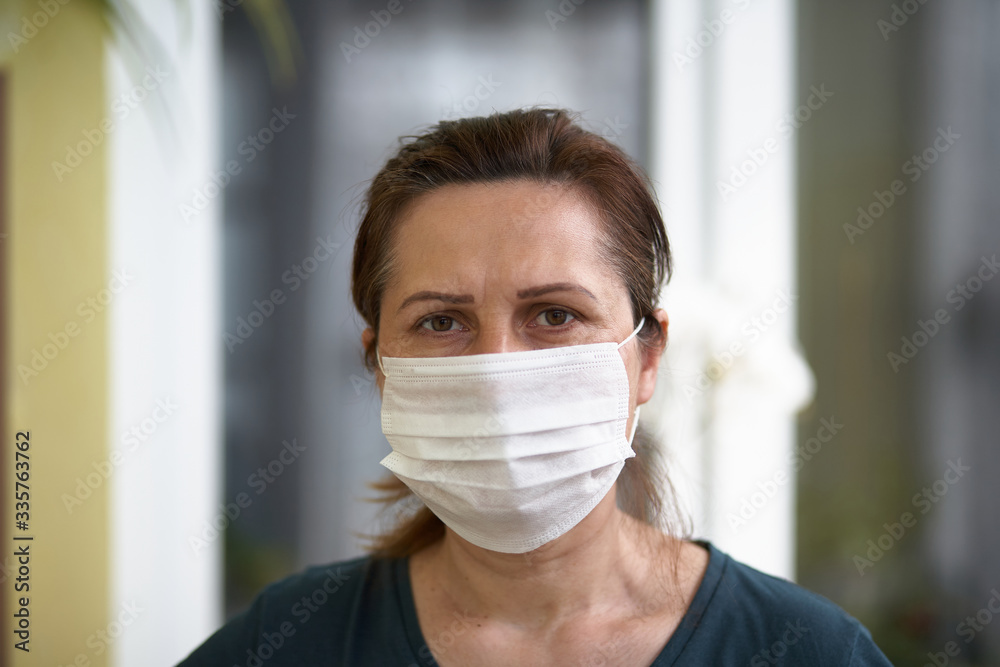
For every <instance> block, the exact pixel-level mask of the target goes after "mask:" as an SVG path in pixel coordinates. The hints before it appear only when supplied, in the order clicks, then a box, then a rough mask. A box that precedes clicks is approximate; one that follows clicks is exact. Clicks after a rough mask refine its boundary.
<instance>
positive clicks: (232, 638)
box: [180, 556, 396, 667]
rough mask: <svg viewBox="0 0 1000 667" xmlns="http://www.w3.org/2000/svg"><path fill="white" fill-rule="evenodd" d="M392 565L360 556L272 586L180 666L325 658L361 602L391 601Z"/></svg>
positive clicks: (340, 641) (340, 639) (344, 633)
mask: <svg viewBox="0 0 1000 667" xmlns="http://www.w3.org/2000/svg"><path fill="white" fill-rule="evenodd" d="M395 564H396V561H394V560H385V559H373V558H371V557H368V556H365V557H360V558H355V559H351V560H344V561H339V562H333V563H329V564H326V565H316V566H312V567H308V568H306V569H304V570H302V571H301V572H298V573H296V574H293V575H291V576H288V577H285V578H283V579H281V580H279V581H276V582H274V583H272V584H270V585H268V586H267V587H265V588H264V589H263V590H262V591H261V592H260V593H259V594H258V595H257V596H256V597H255V598H254V600H253V602H252V603H251V605H250V606H249V607H248V608H247V609H245V610H244V611H242V612H240V613H239V614H237V615H236V616H234V617H233V618H231V619H230V620H229V621H227V622H226V624H225V625H223V626H222V627H221V628H220V629H219V630H218V631H216V632H215V633H214V634H213V635H212V636H210V637H209V638H208V639H206V640H205V642H204V643H203V644H202V645H201V646H199V647H198V648H197V649H195V651H194V652H192V653H191V655H190V656H188V658H187V659H185V660H184V661H183V662H182V663H180V664H181V666H182V667H195V666H198V665H217V664H226V663H230V664H232V662H234V661H235V662H236V663H237V664H243V662H244V661H245V660H247V659H248V656H249V655H254V656H257V658H258V659H260V660H269V662H268V664H269V666H276V665H285V664H289V665H293V664H309V659H317V658H320V657H321V656H322V657H326V658H329V657H330V656H332V655H333V654H334V653H335V652H336V651H339V650H340V649H341V648H342V647H343V646H344V642H345V640H346V638H347V637H348V636H349V634H350V632H351V627H352V625H353V624H354V620H356V618H357V616H358V613H359V609H358V608H359V606H360V605H361V604H362V602H364V601H367V602H369V603H370V602H372V601H373V600H374V599H377V598H378V597H379V595H378V593H381V598H382V599H386V596H388V595H391V592H390V591H391V590H392V586H393V583H392V579H393V567H394V565H395ZM248 652H249V653H248Z"/></svg>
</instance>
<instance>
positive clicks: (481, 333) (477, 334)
mask: <svg viewBox="0 0 1000 667" xmlns="http://www.w3.org/2000/svg"><path fill="white" fill-rule="evenodd" d="M527 349H530V348H528V347H527V346H526V345H525V343H524V341H523V340H521V339H520V337H518V336H517V335H516V334H515V332H514V331H512V330H511V325H510V323H509V322H501V321H499V320H498V321H482V322H480V326H479V329H478V330H476V331H474V332H473V338H472V343H471V345H469V347H468V348H467V349H466V351H465V354H495V353H500V352H517V351H519V350H527Z"/></svg>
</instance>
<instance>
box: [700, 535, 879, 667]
mask: <svg viewBox="0 0 1000 667" xmlns="http://www.w3.org/2000/svg"><path fill="white" fill-rule="evenodd" d="M703 544H704V545H705V546H706V547H707V548H708V549H709V553H710V559H709V564H708V568H707V570H706V572H705V576H704V580H703V586H702V588H701V589H700V590H699V592H698V596H696V598H695V601H694V602H693V603H692V606H691V610H690V611H691V613H692V615H693V616H694V617H696V618H695V620H696V624H697V626H699V627H698V629H697V632H694V633H693V634H692V637H691V640H692V645H693V647H694V648H698V647H699V646H700V647H701V648H709V647H710V646H711V644H712V643H713V642H716V643H717V642H719V640H720V638H722V637H724V638H725V640H726V641H725V642H724V644H726V645H728V646H729V647H739V648H738V650H732V651H730V652H729V655H728V656H727V657H728V658H730V659H732V658H737V657H738V658H739V659H740V660H745V661H747V662H749V663H750V665H752V666H753V665H773V664H809V665H844V666H845V667H846V666H848V665H853V666H856V667H860V666H862V665H889V664H890V663H889V661H888V660H887V659H886V658H885V656H884V655H882V653H881V652H880V651H879V650H878V647H877V646H875V644H874V642H873V641H872V638H871V634H870V633H869V632H868V630H867V628H865V627H864V626H863V625H862V624H861V623H860V622H859V621H858V620H857V619H855V618H854V617H852V616H851V615H849V614H848V613H847V612H845V611H844V610H843V609H841V608H840V607H839V606H837V605H836V604H834V603H833V602H831V601H830V600H828V599H827V598H825V597H823V596H821V595H818V594H816V593H813V592H812V591H809V590H806V589H805V588H803V587H801V586H799V585H797V584H794V583H792V582H790V581H788V580H786V579H782V578H780V577H775V576H772V575H769V574H765V573H763V572H761V571H759V570H757V569H755V568H753V567H751V566H749V565H747V564H745V563H741V562H739V561H737V560H735V559H733V558H731V557H730V556H729V555H727V554H725V553H724V552H722V551H719V550H718V549H717V548H715V547H714V546H712V545H711V544H709V543H703ZM713 656H714V657H721V656H715V655H714V654H713Z"/></svg>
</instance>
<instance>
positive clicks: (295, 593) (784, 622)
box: [180, 542, 891, 667]
mask: <svg viewBox="0 0 1000 667" xmlns="http://www.w3.org/2000/svg"><path fill="white" fill-rule="evenodd" d="M698 544H701V545H702V546H704V547H705V548H707V549H708V551H709V554H710V555H709V562H708V569H707V570H706V572H705V576H704V578H703V579H702V582H701V585H700V586H699V587H698V591H697V593H696V594H695V597H694V600H693V601H692V603H691V606H690V607H689V609H688V611H687V613H686V614H685V615H684V618H683V619H681V623H680V625H679V626H678V628H677V630H676V631H675V632H674V634H673V635H672V636H671V637H670V640H669V641H666V638H664V641H665V642H666V645H665V646H664V647H663V650H662V651H661V652H660V655H659V656H657V658H656V660H655V661H654V662H653V665H652V667H667V666H668V665H673V666H679V665H749V666H750V667H766V666H769V665H808V666H809V667H823V666H825V665H830V666H833V665H836V666H837V667H868V666H875V665H878V666H883V665H891V663H890V662H889V660H888V659H886V657H885V655H883V654H882V652H881V651H880V650H879V649H878V647H877V646H876V645H875V643H874V642H873V641H872V638H871V635H870V634H869V632H868V630H867V629H866V628H865V627H864V626H862V625H861V624H860V623H859V622H858V621H857V620H855V619H854V618H852V617H851V616H848V615H847V613H845V612H844V611H843V610H842V609H840V607H838V606H837V605H835V604H833V603H832V602H830V601H829V600H827V599H826V598H824V597H821V596H819V595H816V594H815V593H811V592H809V591H807V590H805V589H804V588H801V587H800V586H797V585H795V584H793V583H791V582H789V581H786V580H784V579H779V578H777V577H772V576H770V575H766V574H764V573H762V572H759V571H757V570H755V569H753V568H751V567H749V566H747V565H744V564H743V563H739V562H737V561H735V560H733V559H732V558H730V557H729V556H728V555H726V554H725V553H723V552H721V551H719V550H718V549H716V548H715V547H714V546H712V545H711V544H710V543H708V542H698ZM407 564H408V563H407V560H406V559H372V558H369V557H363V558H357V559H354V560H349V561H343V562H340V563H334V564H331V565H324V566H318V567H312V568H309V569H307V570H305V571H303V572H301V573H299V574H296V575H293V576H291V577H288V578H287V579H283V580H281V581H278V582H276V583H274V584H271V585H270V586H268V587H267V588H265V589H264V590H263V592H261V594H260V595H258V596H257V598H256V599H255V600H254V602H253V604H252V605H251V606H250V607H249V608H248V609H247V610H246V611H244V612H242V613H240V614H238V615H237V616H235V617H234V618H233V619H232V620H230V621H229V622H228V623H226V624H225V625H224V626H223V627H222V628H221V629H220V630H219V631H218V632H216V633H215V634H213V635H212V636H211V637H209V638H208V639H207V640H206V641H205V643H204V644H202V645H201V646H200V647H199V648H197V649H196V650H195V651H194V652H193V653H192V654H191V655H190V656H188V657H187V658H186V659H185V660H184V661H183V662H181V663H180V665H181V667H196V666H197V667H201V666H205V667H208V666H211V667H285V666H289V667H290V666H293V665H294V666H296V667H303V666H309V665H331V666H334V665H335V666H342V665H343V666H347V665H350V666H351V667H358V666H360V667H372V666H375V667H383V666H385V667H389V666H397V665H398V666H399V667H432V666H433V665H436V664H437V662H436V661H435V660H434V655H433V652H432V650H431V648H429V647H428V645H427V642H426V640H425V639H424V637H423V635H422V634H421V632H420V625H419V623H418V622H417V612H416V607H415V606H414V603H413V591H412V589H411V588H410V577H409V568H408V567H407ZM453 630H454V632H456V633H461V632H462V631H463V629H462V619H457V620H456V622H455V623H454V624H453ZM449 639H450V638H449V637H448V635H447V633H442V636H441V637H440V638H439V642H441V646H446V645H447V643H448V642H449ZM451 640H452V641H453V639H451ZM445 650H446V649H445ZM637 667H645V666H637Z"/></svg>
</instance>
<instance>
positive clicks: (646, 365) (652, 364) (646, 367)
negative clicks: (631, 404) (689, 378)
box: [636, 308, 670, 405]
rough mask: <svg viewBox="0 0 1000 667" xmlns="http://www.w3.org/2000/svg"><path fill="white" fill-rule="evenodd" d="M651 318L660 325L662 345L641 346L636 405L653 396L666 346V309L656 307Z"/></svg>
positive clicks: (667, 320) (667, 325) (667, 322)
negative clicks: (653, 346)
mask: <svg viewBox="0 0 1000 667" xmlns="http://www.w3.org/2000/svg"><path fill="white" fill-rule="evenodd" d="M653 318H654V319H655V320H656V322H657V324H659V325H660V330H661V331H663V345H661V346H660V347H659V348H656V349H648V348H646V347H643V348H642V351H643V356H642V368H641V370H640V371H639V386H638V388H637V389H636V405H642V404H643V403H645V402H646V401H648V400H649V399H650V398H652V397H653V390H654V389H656V375H657V373H658V372H659V370H660V361H661V360H662V359H663V352H664V350H666V347H667V328H668V327H669V325H670V319H669V318H668V317H667V311H665V310H663V309H662V308H657V309H656V310H654V311H653Z"/></svg>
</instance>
